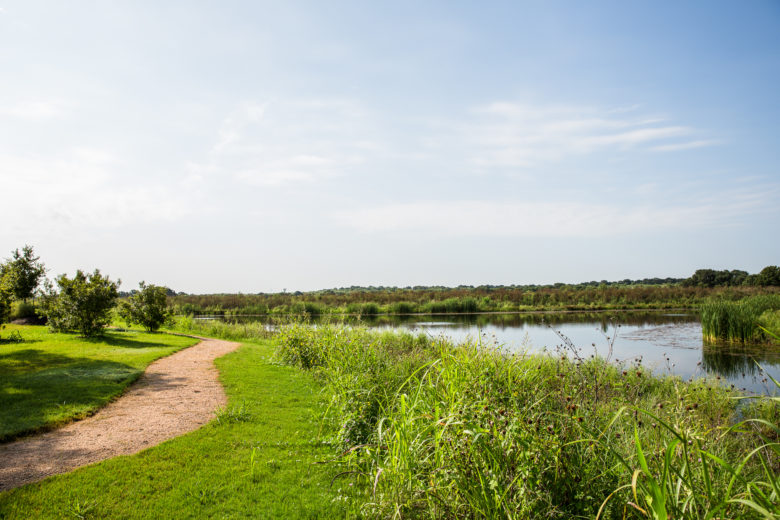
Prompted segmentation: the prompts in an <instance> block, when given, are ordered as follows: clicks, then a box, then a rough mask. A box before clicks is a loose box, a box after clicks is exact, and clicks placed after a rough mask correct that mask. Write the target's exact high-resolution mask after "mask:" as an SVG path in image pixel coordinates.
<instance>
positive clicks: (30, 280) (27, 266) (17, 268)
mask: <svg viewBox="0 0 780 520" xmlns="http://www.w3.org/2000/svg"><path fill="white" fill-rule="evenodd" d="M0 271H2V275H3V277H4V278H6V281H7V283H8V286H9V288H10V290H11V291H12V292H13V295H14V296H15V297H16V298H17V299H19V300H24V301H27V299H28V298H32V296H33V294H34V293H35V290H36V289H37V288H38V285H39V283H40V281H41V278H42V277H43V275H44V274H46V268H45V267H44V266H43V263H42V262H41V261H40V257H37V256H35V253H34V252H33V248H32V246H24V247H23V248H22V252H21V253H20V252H19V250H18V249H17V250H15V251H14V252H13V253H12V256H11V258H9V259H7V260H6V262H5V263H4V264H3V265H2V266H0Z"/></svg>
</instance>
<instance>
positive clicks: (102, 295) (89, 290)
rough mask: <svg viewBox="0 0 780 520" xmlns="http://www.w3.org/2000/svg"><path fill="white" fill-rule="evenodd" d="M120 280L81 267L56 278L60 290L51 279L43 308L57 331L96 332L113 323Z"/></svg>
mask: <svg viewBox="0 0 780 520" xmlns="http://www.w3.org/2000/svg"><path fill="white" fill-rule="evenodd" d="M120 283H121V282H119V281H116V282H112V281H111V280H109V278H108V277H107V276H103V275H101V274H100V271H99V270H98V269H95V272H93V273H92V274H84V273H83V272H82V271H81V270H80V269H79V270H78V271H76V275H75V276H74V277H73V278H72V279H71V278H68V277H67V276H66V275H64V274H63V275H60V276H59V277H58V278H57V285H58V286H59V292H56V291H55V290H54V287H53V285H52V284H51V282H48V281H47V282H46V289H45V291H44V293H43V297H42V298H41V312H42V314H43V315H44V316H46V318H47V319H48V323H49V328H50V329H51V330H52V331H55V332H66V331H77V332H80V333H81V335H82V336H85V337H90V336H96V335H98V334H100V333H101V332H102V331H103V328H104V327H105V326H106V325H108V324H109V323H111V309H112V308H113V307H114V303H115V302H116V299H117V297H118V296H119V293H118V292H117V289H118V287H119V284H120Z"/></svg>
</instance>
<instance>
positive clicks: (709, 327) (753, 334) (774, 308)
mask: <svg viewBox="0 0 780 520" xmlns="http://www.w3.org/2000/svg"><path fill="white" fill-rule="evenodd" d="M778 311H780V295H776V294H775V295H760V296H752V297H750V298H745V299H743V300H740V301H724V300H711V301H707V302H705V303H704V304H703V305H702V306H701V308H700V312H701V326H702V333H703V335H704V338H705V339H706V340H708V341H728V342H733V343H762V342H770V341H772V340H774V338H773V337H772V336H771V334H766V332H765V331H764V330H763V329H762V328H761V327H763V328H764V329H767V330H769V331H770V332H772V333H774V334H775V335H778V334H780V314H779V313H778Z"/></svg>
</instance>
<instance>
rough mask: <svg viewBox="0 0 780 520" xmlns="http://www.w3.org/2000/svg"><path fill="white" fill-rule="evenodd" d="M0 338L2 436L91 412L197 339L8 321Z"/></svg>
mask: <svg viewBox="0 0 780 520" xmlns="http://www.w3.org/2000/svg"><path fill="white" fill-rule="evenodd" d="M17 333H18V335H19V337H21V341H20V342H14V343H10V342H2V343H0V441H2V440H8V439H9V438H12V437H14V436H18V435H21V434H24V433H29V432H32V431H37V430H42V429H47V428H52V427H55V426H58V425H60V424H63V423H65V422H68V421H71V420H73V419H78V418H82V417H85V416H87V415H89V414H90V413H92V412H94V411H95V410H97V409H98V408H100V407H102V406H104V405H105V404H106V403H107V402H109V401H110V400H111V399H113V398H115V397H116V396H117V395H119V394H120V393H121V392H122V391H123V390H124V389H125V388H126V387H127V385H129V384H130V383H132V382H133V381H135V379H137V378H138V376H140V375H141V373H142V372H143V371H144V369H145V368H146V366H147V365H149V363H151V362H152V361H154V360H155V359H158V358H160V357H163V356H166V355H168V354H171V353H173V352H175V351H177V350H179V349H181V348H184V347H187V346H190V345H193V344H195V343H196V342H197V340H194V339H191V338H184V337H178V336H171V335H167V334H147V333H143V332H136V331H132V332H115V331H108V332H106V334H105V335H104V336H103V337H99V338H92V339H87V338H81V337H78V336H76V335H74V334H55V333H51V332H49V331H48V329H47V328H46V327H40V326H17V325H9V326H7V327H6V328H5V329H4V330H3V336H4V337H11V336H12V335H13V336H16V334H17Z"/></svg>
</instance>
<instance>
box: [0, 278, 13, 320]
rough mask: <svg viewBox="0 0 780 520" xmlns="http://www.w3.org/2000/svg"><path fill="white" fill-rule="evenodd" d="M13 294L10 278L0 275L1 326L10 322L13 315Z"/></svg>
mask: <svg viewBox="0 0 780 520" xmlns="http://www.w3.org/2000/svg"><path fill="white" fill-rule="evenodd" d="M12 295H13V292H12V290H11V287H10V284H9V283H8V277H7V276H4V275H0V325H1V324H3V323H5V322H6V321H8V317H9V316H10V314H11V297H12Z"/></svg>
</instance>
